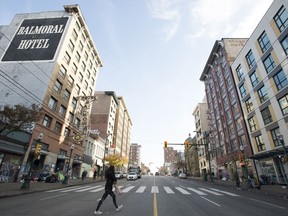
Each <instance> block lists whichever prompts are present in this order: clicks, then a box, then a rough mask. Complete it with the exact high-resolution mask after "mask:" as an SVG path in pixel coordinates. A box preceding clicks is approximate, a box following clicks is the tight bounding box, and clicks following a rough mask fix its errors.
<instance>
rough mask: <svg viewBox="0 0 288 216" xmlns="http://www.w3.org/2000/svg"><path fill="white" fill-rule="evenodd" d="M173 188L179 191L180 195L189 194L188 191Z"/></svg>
mask: <svg viewBox="0 0 288 216" xmlns="http://www.w3.org/2000/svg"><path fill="white" fill-rule="evenodd" d="M175 188H176V190H178V191H180V192H181V193H182V194H190V193H189V192H188V191H186V190H184V189H183V188H181V187H175Z"/></svg>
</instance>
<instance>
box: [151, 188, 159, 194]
mask: <svg viewBox="0 0 288 216" xmlns="http://www.w3.org/2000/svg"><path fill="white" fill-rule="evenodd" d="M151 193H159V190H158V187H157V186H152V188H151Z"/></svg>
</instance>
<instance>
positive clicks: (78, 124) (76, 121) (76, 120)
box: [74, 118, 80, 128]
mask: <svg viewBox="0 0 288 216" xmlns="http://www.w3.org/2000/svg"><path fill="white" fill-rule="evenodd" d="M74 124H75V126H76V127H77V128H80V119H79V118H76V119H75V123H74Z"/></svg>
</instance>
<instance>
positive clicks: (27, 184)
mask: <svg viewBox="0 0 288 216" xmlns="http://www.w3.org/2000/svg"><path fill="white" fill-rule="evenodd" d="M42 139H43V133H40V134H39V135H38V138H37V144H36V146H39V147H40V149H41V141H42ZM31 149H32V145H31V148H30V150H31ZM40 149H39V150H40ZM35 151H36V150H35ZM29 152H30V151H29ZM37 156H38V154H36V153H33V156H32V157H31V158H30V159H29V170H28V173H27V175H25V177H24V182H23V184H22V185H21V189H29V188H30V181H31V171H32V168H33V165H34V160H35V157H37ZM28 157H29V155H28Z"/></svg>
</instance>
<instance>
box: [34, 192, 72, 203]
mask: <svg viewBox="0 0 288 216" xmlns="http://www.w3.org/2000/svg"><path fill="white" fill-rule="evenodd" d="M65 195H68V193H66V194H58V195H55V196H51V197H46V198H43V199H40V201H43V200H48V199H53V198H55V197H59V196H65Z"/></svg>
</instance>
